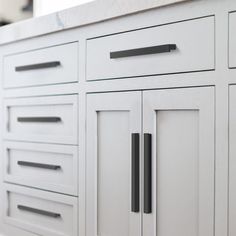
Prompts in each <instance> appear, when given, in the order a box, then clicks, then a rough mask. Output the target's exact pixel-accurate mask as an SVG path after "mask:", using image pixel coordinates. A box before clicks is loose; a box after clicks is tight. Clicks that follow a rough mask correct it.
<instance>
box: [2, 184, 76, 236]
mask: <svg viewBox="0 0 236 236" xmlns="http://www.w3.org/2000/svg"><path fill="white" fill-rule="evenodd" d="M4 192H5V202H4V207H5V210H4V219H5V221H6V223H9V224H12V225H14V226H17V227H19V228H22V229H25V230H27V231H30V232H33V233H36V234H37V235H43V236H77V198H75V197H70V196H65V195H61V194H55V193H50V192H44V191H40V190H35V189H29V188H24V187H19V186H14V185H9V184H4Z"/></svg>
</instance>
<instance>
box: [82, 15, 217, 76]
mask: <svg viewBox="0 0 236 236" xmlns="http://www.w3.org/2000/svg"><path fill="white" fill-rule="evenodd" d="M198 35H201V37H200V38H199V37H198ZM166 44H176V46H177V50H173V51H171V52H166V53H157V54H151V55H143V56H131V57H126V58H118V59H111V58H110V53H111V52H117V51H124V50H131V49H140V48H146V47H153V46H160V45H166ZM214 50H215V46H214V17H206V18H202V19H196V20H190V21H184V22H180V23H174V24H169V25H163V26H159V27H154V28H148V29H144V30H138V31H132V32H128V33H124V34H117V35H112V36H108V37H101V38H95V39H91V40H88V41H87V53H88V56H87V80H99V79H113V78H124V77H134V76H145V75H155V74H169V73H179V72H188V71H201V70H212V69H214V67H215V65H214ZM196 58H199V60H196Z"/></svg>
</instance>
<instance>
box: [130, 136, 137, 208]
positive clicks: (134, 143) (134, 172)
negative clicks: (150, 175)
mask: <svg viewBox="0 0 236 236" xmlns="http://www.w3.org/2000/svg"><path fill="white" fill-rule="evenodd" d="M131 142H132V165H131V168H132V171H131V172H132V174H131V179H132V180H131V181H132V184H131V188H132V189H131V210H132V212H139V134H138V133H133V134H132V140H131Z"/></svg>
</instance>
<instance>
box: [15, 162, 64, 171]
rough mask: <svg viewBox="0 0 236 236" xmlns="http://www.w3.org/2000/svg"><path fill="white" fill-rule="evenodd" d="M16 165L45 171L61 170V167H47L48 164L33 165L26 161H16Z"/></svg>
mask: <svg viewBox="0 0 236 236" xmlns="http://www.w3.org/2000/svg"><path fill="white" fill-rule="evenodd" d="M17 164H18V165H19V166H27V167H34V168H41V169H47V170H58V169H60V168H61V166H58V165H49V164H42V163H34V162H28V161H18V162H17Z"/></svg>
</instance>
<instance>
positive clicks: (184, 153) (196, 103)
mask: <svg viewBox="0 0 236 236" xmlns="http://www.w3.org/2000/svg"><path fill="white" fill-rule="evenodd" d="M143 122H144V123H143V126H144V127H143V128H144V133H150V134H151V135H152V212H151V213H150V214H144V216H143V223H144V227H143V230H144V234H143V235H144V236H172V235H175V236H183V235H191V236H213V232H214V231H213V228H214V89H213V88H188V89H171V90H160V91H146V92H144V121H143ZM144 158H146V157H145V156H144ZM144 174H145V173H144ZM144 189H145V187H144Z"/></svg>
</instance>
